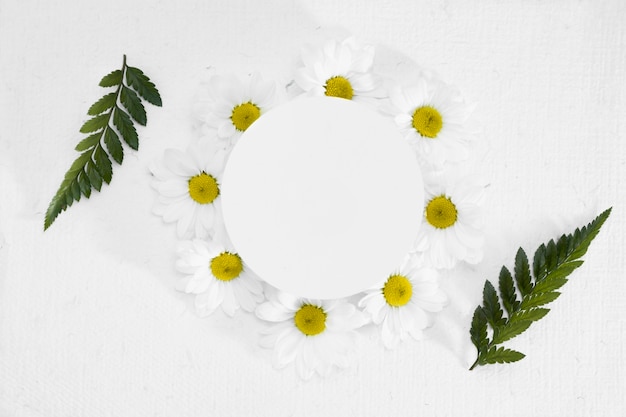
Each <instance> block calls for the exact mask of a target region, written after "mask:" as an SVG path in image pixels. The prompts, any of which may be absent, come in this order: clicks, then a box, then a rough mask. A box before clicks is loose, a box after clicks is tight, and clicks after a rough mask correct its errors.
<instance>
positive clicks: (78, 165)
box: [59, 152, 91, 191]
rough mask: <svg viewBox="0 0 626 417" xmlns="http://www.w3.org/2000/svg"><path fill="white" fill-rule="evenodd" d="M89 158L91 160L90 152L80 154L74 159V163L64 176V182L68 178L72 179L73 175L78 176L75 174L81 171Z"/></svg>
mask: <svg viewBox="0 0 626 417" xmlns="http://www.w3.org/2000/svg"><path fill="white" fill-rule="evenodd" d="M90 158H91V152H83V153H82V154H80V156H79V157H78V158H76V160H75V161H74V162H72V166H71V167H70V169H69V170H68V171H67V173H66V174H65V179H66V180H67V179H68V178H70V179H73V178H74V176H75V175H78V174H77V172H78V171H81V170H82V169H83V167H84V166H85V164H86V163H87V161H89V159H90ZM59 191H61V190H59Z"/></svg>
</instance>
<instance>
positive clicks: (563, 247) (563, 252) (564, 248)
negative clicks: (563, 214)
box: [556, 235, 573, 264]
mask: <svg viewBox="0 0 626 417" xmlns="http://www.w3.org/2000/svg"><path fill="white" fill-rule="evenodd" d="M572 240H573V239H569V238H568V237H567V235H562V236H561V237H560V238H559V240H558V241H557V242H556V256H557V263H558V264H561V263H563V262H564V261H565V258H567V255H569V245H570V241H572Z"/></svg>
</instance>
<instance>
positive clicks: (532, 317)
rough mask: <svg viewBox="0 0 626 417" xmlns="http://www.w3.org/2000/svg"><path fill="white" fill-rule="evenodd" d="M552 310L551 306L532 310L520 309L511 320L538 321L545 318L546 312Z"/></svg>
mask: <svg viewBox="0 0 626 417" xmlns="http://www.w3.org/2000/svg"><path fill="white" fill-rule="evenodd" d="M549 311H550V309H549V308H541V307H540V308H533V309H530V310H520V311H518V312H517V313H515V314H513V316H511V321H512V322H516V321H525V320H526V321H537V320H539V319H541V318H543V317H544V316H545V315H546V314H548V312H549Z"/></svg>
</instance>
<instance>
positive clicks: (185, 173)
mask: <svg viewBox="0 0 626 417" xmlns="http://www.w3.org/2000/svg"><path fill="white" fill-rule="evenodd" d="M225 162H226V151H225V150H224V149H222V148H219V147H217V146H216V145H215V144H214V143H213V142H210V141H202V142H199V143H197V144H194V145H191V146H190V147H189V148H187V150H186V151H185V152H183V151H180V150H177V149H167V150H166V151H165V152H164V155H163V160H162V161H160V162H159V163H155V164H153V165H152V166H151V167H150V170H151V171H152V174H153V175H154V181H153V184H152V185H153V187H154V188H155V189H156V190H157V191H158V193H159V196H158V200H157V204H156V206H155V208H154V212H155V213H156V214H157V215H159V216H162V217H163V220H164V221H165V222H167V223H173V222H176V223H177V228H176V230H177V233H178V236H179V237H181V238H185V239H187V238H192V237H198V238H205V237H207V236H209V235H211V234H212V231H213V229H214V228H215V226H216V225H217V223H218V222H220V221H221V216H220V215H219V211H220V206H219V196H220V184H219V181H220V177H221V175H222V171H223V170H224V165H225Z"/></svg>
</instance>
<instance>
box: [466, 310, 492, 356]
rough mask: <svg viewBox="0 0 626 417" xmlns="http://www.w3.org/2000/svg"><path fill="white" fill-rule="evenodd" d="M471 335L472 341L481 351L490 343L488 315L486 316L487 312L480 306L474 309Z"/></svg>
mask: <svg viewBox="0 0 626 417" xmlns="http://www.w3.org/2000/svg"><path fill="white" fill-rule="evenodd" d="M470 335H471V337H472V343H474V346H476V349H478V351H479V352H480V351H481V350H482V349H483V348H484V347H486V346H487V345H488V344H489V339H488V338H487V316H485V312H484V311H483V309H482V308H481V307H480V306H478V307H476V310H474V317H473V318H472V326H471V328H470Z"/></svg>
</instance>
